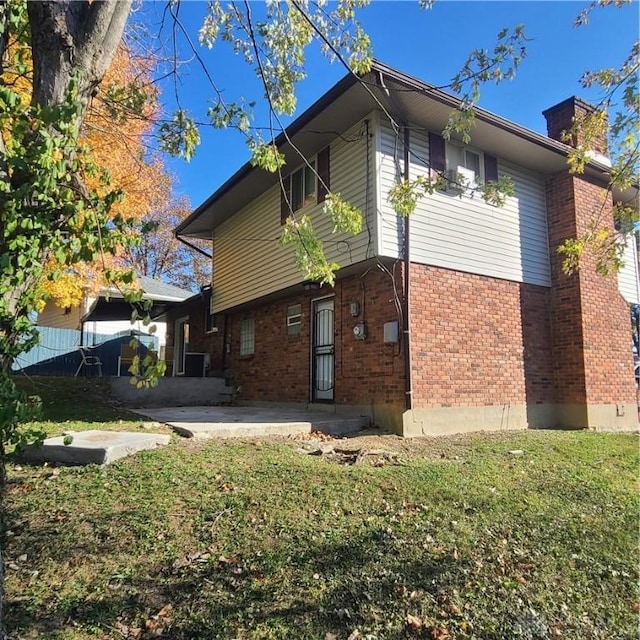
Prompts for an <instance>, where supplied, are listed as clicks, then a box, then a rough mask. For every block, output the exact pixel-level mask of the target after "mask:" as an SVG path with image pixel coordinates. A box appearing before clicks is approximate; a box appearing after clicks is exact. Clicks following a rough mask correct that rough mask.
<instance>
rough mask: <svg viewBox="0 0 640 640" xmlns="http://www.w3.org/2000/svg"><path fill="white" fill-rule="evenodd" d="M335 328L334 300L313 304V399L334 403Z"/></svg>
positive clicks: (317, 301) (316, 301)
mask: <svg viewBox="0 0 640 640" xmlns="http://www.w3.org/2000/svg"><path fill="white" fill-rule="evenodd" d="M333 337H334V326H333V298H330V299H324V300H315V301H314V303H313V331H312V335H311V399H312V400H313V401H323V402H332V401H333V399H334V353H335V349H334V340H333Z"/></svg>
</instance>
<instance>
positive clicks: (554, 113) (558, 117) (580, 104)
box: [543, 96, 608, 156]
mask: <svg viewBox="0 0 640 640" xmlns="http://www.w3.org/2000/svg"><path fill="white" fill-rule="evenodd" d="M594 110H595V109H594V107H593V106H592V105H590V104H588V103H587V102H585V101H584V100H581V99H580V98H576V97H575V96H574V97H571V98H568V99H567V100H564V101H563V102H560V103H559V104H557V105H554V106H553V107H550V108H549V109H547V110H546V111H544V112H543V114H544V117H545V118H546V120H547V134H548V136H549V137H550V138H553V139H554V140H559V141H560V142H565V143H566V144H571V145H572V146H573V147H577V146H578V145H579V144H581V143H582V140H583V139H582V137H581V135H580V132H579V131H578V134H577V135H575V136H574V137H573V139H572V140H570V141H566V140H562V133H563V131H568V130H569V129H571V127H572V125H573V119H574V117H575V118H578V119H579V120H580V119H582V118H584V117H585V115H587V114H588V113H592V112H593V111H594ZM593 149H594V151H597V152H598V153H602V154H603V155H605V156H606V155H607V149H608V144H607V136H606V133H604V132H603V134H602V135H601V136H598V137H597V138H596V139H595V140H594V141H593Z"/></svg>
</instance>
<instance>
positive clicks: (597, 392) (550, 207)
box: [543, 97, 638, 429]
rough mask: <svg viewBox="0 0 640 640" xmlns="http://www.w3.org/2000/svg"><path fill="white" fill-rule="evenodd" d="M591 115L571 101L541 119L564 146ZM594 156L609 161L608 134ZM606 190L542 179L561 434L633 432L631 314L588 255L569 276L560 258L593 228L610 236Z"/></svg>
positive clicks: (563, 176) (597, 183) (602, 181)
mask: <svg viewBox="0 0 640 640" xmlns="http://www.w3.org/2000/svg"><path fill="white" fill-rule="evenodd" d="M593 110H594V107H593V106H592V105H590V104H588V103H587V102H584V101H583V100H580V99H579V98H576V97H571V98H568V99H567V100H564V101H563V102H561V103H559V104H557V105H555V106H554V107H551V108H550V109H547V110H546V111H544V112H543V115H544V116H545V118H546V119H547V130H548V134H549V137H550V138H554V139H556V140H560V141H562V140H561V133H562V131H565V130H567V129H569V128H570V127H571V125H572V124H573V122H574V118H581V117H583V116H584V115H585V114H587V113H589V112H592V111H593ZM578 137H579V135H578ZM572 142H573V144H577V143H578V142H579V140H573V141H572ZM593 151H594V159H596V160H600V161H601V162H602V161H604V160H607V159H606V158H604V159H603V158H602V156H603V155H605V154H606V153H607V142H606V132H604V135H603V136H601V138H600V139H598V140H596V144H594V149H593ZM600 154H602V155H600ZM608 182H609V180H608V177H607V176H606V175H602V176H599V177H596V176H594V175H591V176H587V175H584V174H572V173H570V172H569V170H568V167H567V169H565V170H563V171H561V172H559V173H556V174H554V175H551V176H549V177H548V179H547V226H548V232H549V248H550V258H551V290H550V302H551V308H550V314H551V328H552V329H551V333H552V343H553V361H554V382H555V389H556V402H557V405H556V406H557V426H560V427H565V428H591V429H600V428H602V429H633V428H637V425H638V409H637V404H636V388H635V380H634V376H633V356H632V353H631V322H630V316H629V307H628V305H627V303H626V302H625V300H624V299H623V297H622V296H621V295H620V293H619V291H618V282H617V278H616V276H615V274H612V275H609V276H607V277H604V276H601V275H600V274H598V273H597V272H596V268H595V260H594V258H593V257H592V256H591V255H589V254H588V252H587V253H585V255H584V256H583V258H582V259H581V261H580V262H581V264H580V269H579V271H578V272H577V273H574V274H572V275H570V276H568V275H566V274H565V273H564V271H563V269H562V266H563V256H562V255H561V254H559V253H558V247H560V246H561V245H562V244H563V243H564V241H565V240H566V239H568V238H579V237H582V236H583V235H584V234H585V233H587V232H588V231H590V230H591V229H592V225H593V224H594V222H596V221H597V226H598V228H602V229H608V230H609V231H610V232H614V224H613V198H612V194H611V191H610V190H609V189H608Z"/></svg>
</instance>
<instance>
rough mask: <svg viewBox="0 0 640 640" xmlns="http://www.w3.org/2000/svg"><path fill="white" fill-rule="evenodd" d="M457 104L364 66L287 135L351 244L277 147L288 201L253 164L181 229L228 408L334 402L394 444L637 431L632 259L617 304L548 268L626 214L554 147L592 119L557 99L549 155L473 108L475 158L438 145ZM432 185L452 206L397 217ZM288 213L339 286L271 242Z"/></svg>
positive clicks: (598, 177) (187, 319) (440, 204)
mask: <svg viewBox="0 0 640 640" xmlns="http://www.w3.org/2000/svg"><path fill="white" fill-rule="evenodd" d="M457 105H458V101H457V99H456V98H454V97H452V96H451V95H449V94H447V93H444V92H443V91H441V90H438V89H435V88H433V87H431V86H430V85H427V84H425V83H423V82H421V81H419V80H416V79H414V78H411V77H409V76H406V75H404V74H402V73H400V72H398V71H396V70H394V69H391V68H389V67H386V66H384V65H381V64H378V63H376V64H374V67H373V69H372V71H371V72H370V73H369V74H367V75H366V76H365V77H364V78H362V81H360V80H358V79H357V78H355V77H354V76H347V77H345V78H344V79H343V80H341V81H340V82H339V83H338V84H337V85H336V86H334V87H333V88H332V89H331V90H330V91H329V92H328V93H327V94H325V95H324V96H323V97H322V98H321V99H320V100H318V101H317V102H316V103H315V104H314V105H313V106H311V107H310V108H309V109H308V110H307V111H305V112H304V113H303V114H302V115H301V116H300V117H299V118H298V119H297V120H296V121H295V122H294V123H293V124H291V125H290V126H289V127H288V129H287V136H288V137H289V138H290V139H291V140H292V142H293V144H295V146H296V147H297V148H298V149H300V150H301V151H302V152H303V153H304V155H305V157H306V158H308V159H309V160H310V162H311V163H312V164H314V166H315V168H316V169H317V171H318V173H319V174H320V175H321V176H322V178H323V180H324V182H325V183H326V184H327V185H328V186H330V189H331V190H332V191H333V192H336V193H340V194H341V195H342V197H343V198H344V199H346V200H348V201H350V202H352V203H353V204H354V205H356V206H357V207H359V208H360V210H361V211H362V212H363V213H364V215H365V225H364V230H363V231H362V233H360V234H358V235H356V236H349V235H346V234H338V235H333V234H332V233H331V231H332V229H331V223H330V222H329V221H328V220H326V218H324V217H323V216H322V200H323V198H324V193H323V189H321V188H319V187H318V185H317V184H316V179H315V176H314V174H313V173H312V172H310V171H307V170H306V169H305V168H304V165H303V163H302V161H301V160H300V159H299V157H297V156H296V154H295V153H294V151H293V149H292V146H291V145H290V144H289V143H288V142H287V139H286V138H285V136H284V135H281V136H280V137H279V138H278V139H277V143H278V145H279V146H280V148H281V150H282V151H283V152H284V153H285V155H286V159H287V165H286V169H287V175H285V176H284V180H283V181H282V182H283V185H284V192H283V189H282V188H281V183H280V180H279V178H278V176H277V175H273V174H269V173H267V172H265V171H262V170H260V169H257V168H253V167H251V166H250V165H249V164H247V165H245V166H243V167H242V168H241V169H240V170H239V171H238V172H237V173H236V174H235V175H234V176H232V177H231V178H230V179H229V180H228V181H227V182H226V183H225V184H223V185H222V186H221V187H220V188H219V189H218V190H217V191H216V192H215V193H214V194H213V195H212V196H211V197H210V198H209V199H208V200H207V201H206V202H204V203H203V204H202V205H201V206H200V207H198V208H197V209H196V210H195V211H194V212H193V213H192V214H191V216H190V217H189V218H187V219H186V220H185V221H184V222H183V223H182V224H181V225H180V226H179V227H178V228H177V229H176V233H177V235H179V236H183V237H187V238H188V237H192V238H193V237H196V238H208V239H211V240H212V245H213V274H214V275H213V293H212V299H211V302H210V306H209V305H208V303H205V302H204V301H203V299H202V298H199V299H198V300H192V302H193V303H194V304H195V303H197V304H196V307H198V310H197V313H196V312H195V311H194V313H196V315H197V316H198V317H199V318H201V319H200V320H199V322H204V318H205V311H206V310H207V309H208V311H209V312H210V313H211V314H213V315H214V318H213V319H212V320H211V323H210V327H213V326H215V328H216V329H217V332H215V331H214V332H212V334H211V335H215V339H214V340H212V341H211V342H210V343H209V344H208V345H207V346H206V348H207V349H208V352H209V353H210V358H211V361H212V362H214V361H215V362H216V367H218V366H221V367H222V368H223V369H224V370H225V371H226V372H227V375H228V376H229V377H230V378H232V380H233V383H234V385H236V386H237V387H239V389H240V393H239V397H240V399H241V400H246V401H258V402H281V403H333V404H334V405H335V406H336V409H338V408H340V407H343V406H344V407H345V408H346V407H349V408H352V409H357V410H358V411H360V412H363V413H366V414H367V415H370V416H371V418H372V420H373V422H374V423H375V424H377V425H379V426H382V427H388V428H391V429H394V430H395V431H397V432H399V433H403V434H404V435H420V434H427V435H428V434H436V433H446V432H453V431H463V430H477V429H513V428H526V427H530V428H535V427H565V428H582V427H589V428H600V427H608V428H632V427H637V424H638V412H637V406H636V387H635V382H634V375H633V359H632V354H631V348H630V345H631V326H630V316H629V306H628V304H632V303H637V302H639V299H638V269H637V260H631V261H629V263H628V264H627V266H626V268H625V270H624V271H623V272H622V273H621V274H620V290H622V291H623V292H624V294H625V296H626V302H625V299H623V297H622V296H621V295H620V291H619V288H618V283H617V282H616V279H615V277H613V278H604V277H601V276H599V275H597V274H596V273H595V270H594V269H593V265H592V264H591V262H590V260H589V259H586V260H585V261H584V264H583V266H582V268H581V270H580V273H578V274H575V275H573V276H566V275H565V274H564V273H563V271H562V257H561V256H560V255H559V254H558V252H557V249H558V247H559V246H560V245H561V244H562V242H563V241H564V240H565V239H566V238H568V237H574V236H575V235H576V234H580V233H582V232H584V231H585V230H586V228H587V224H588V223H589V221H590V220H591V219H592V215H593V214H594V212H595V211H598V212H599V211H601V210H602V212H604V214H605V215H604V216H603V219H604V220H605V222H604V224H605V225H607V226H609V227H610V228H611V229H613V219H612V215H611V213H612V205H613V199H620V198H624V199H630V198H635V197H637V193H636V192H635V191H634V190H629V191H628V192H626V193H616V192H614V193H613V194H612V193H610V192H609V191H607V185H608V182H609V165H608V162H607V159H606V152H607V149H606V143H605V141H600V144H599V145H598V148H596V149H594V156H593V158H594V159H593V160H592V161H591V162H590V163H589V164H588V165H587V167H586V169H585V173H584V175H579V176H574V175H570V174H569V173H568V171H567V150H568V147H567V146H566V145H565V144H563V143H561V142H559V139H560V132H561V131H562V130H563V129H566V128H568V127H569V126H570V125H571V119H572V117H573V116H574V115H576V114H577V113H579V112H582V111H584V110H585V109H589V108H590V107H589V105H587V104H586V103H584V102H582V101H581V100H579V99H577V98H570V99H568V100H565V101H564V102H562V103H560V104H558V105H556V106H555V107H552V108H551V109H549V110H547V111H546V112H545V114H544V115H545V117H546V118H547V123H548V130H549V137H546V136H543V135H540V134H538V133H535V132H533V131H530V130H527V129H525V128H523V127H521V126H519V125H517V124H515V123H512V122H509V121H507V120H505V119H503V118H501V117H499V116H496V115H494V114H492V113H489V112H487V111H484V110H482V109H477V110H476V118H475V119H476V124H475V127H474V129H473V131H472V143H471V144H469V145H466V144H463V143H462V142H459V141H456V140H451V141H450V142H449V141H445V140H444V139H443V138H442V137H441V136H440V135H439V132H441V131H442V130H443V128H444V126H445V123H446V121H447V118H448V116H449V114H450V112H451V110H452V109H453V108H455V107H456V106H457ZM389 116H391V117H392V119H393V121H394V122H393V123H392V121H391V120H390V117H389ZM429 167H430V168H431V170H433V171H438V172H442V171H444V172H447V174H446V175H448V176H449V177H450V178H451V182H450V183H449V187H447V189H445V190H442V191H438V192H436V193H434V194H433V195H428V196H426V197H425V198H423V199H422V200H420V201H419V202H418V206H417V209H416V211H415V213H414V214H413V215H412V216H411V217H409V218H407V219H402V218H399V217H398V216H396V214H395V213H394V211H393V210H392V208H391V206H390V204H389V202H388V199H387V198H388V194H389V191H390V189H391V187H392V186H393V185H394V184H395V183H396V181H397V180H399V179H401V178H402V177H404V176H409V177H415V176H417V175H420V174H426V173H428V171H429V170H430V169H429ZM461 175H464V176H466V177H467V178H468V179H469V180H470V181H471V182H473V181H474V180H475V179H478V178H479V179H480V180H482V181H491V180H495V179H497V178H498V177H499V176H502V175H509V176H511V178H512V180H513V183H514V186H515V195H513V196H511V197H508V198H507V201H506V204H505V205H504V206H503V207H495V206H491V205H489V204H487V203H486V202H484V201H483V200H482V199H481V198H480V197H479V196H478V195H475V196H474V194H473V192H472V191H471V190H469V189H461V188H459V187H457V186H456V182H458V181H459V176H461ZM285 192H286V197H285ZM603 202H604V205H603ZM292 209H293V211H294V212H295V213H308V214H310V215H311V216H312V219H313V220H314V222H315V225H316V229H317V230H318V232H319V233H320V235H321V237H322V239H323V241H324V246H325V250H326V253H327V256H328V258H329V259H330V260H335V261H336V262H338V263H339V264H340V265H341V267H342V268H341V270H340V271H339V272H338V277H337V281H336V284H335V287H333V288H332V287H328V286H324V287H318V286H317V283H313V282H304V281H303V278H302V276H301V274H300V273H299V272H298V270H297V269H296V267H295V265H294V260H293V255H292V251H291V250H290V249H289V248H283V247H281V246H280V244H279V243H278V238H279V236H280V235H281V224H282V222H283V221H284V220H285V219H286V217H287V216H289V215H291V213H292ZM629 251H630V252H633V251H635V246H631V247H630V249H629ZM177 321H178V319H177V318H174V319H173V324H172V323H170V326H169V330H170V333H171V334H174V333H175V334H176V335H175V337H174V335H171V336H170V338H169V339H170V340H174V339H175V341H176V343H180V342H184V326H185V323H186V327H187V333H188V335H189V341H188V342H189V345H188V348H189V349H191V348H192V347H191V344H192V343H193V342H194V340H195V339H196V338H195V335H194V334H195V331H194V330H191V331H190V332H189V329H190V328H193V329H195V324H193V322H192V321H191V316H190V314H189V313H185V314H184V315H183V316H182V318H181V320H180V322H181V324H179V325H176V324H175V323H176V322H177ZM176 327H178V328H179V327H182V333H181V334H179V333H176V331H175V328H176ZM198 333H199V334H201V333H202V331H201V330H199V331H198ZM185 348H186V347H185ZM202 348H203V349H204V348H205V346H202Z"/></svg>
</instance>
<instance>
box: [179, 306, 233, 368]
mask: <svg viewBox="0 0 640 640" xmlns="http://www.w3.org/2000/svg"><path fill="white" fill-rule="evenodd" d="M208 306H209V301H208V297H206V296H203V297H197V298H193V299H191V300H189V301H188V302H186V303H183V304H180V305H179V306H177V307H175V308H174V309H172V310H171V311H170V312H169V313H168V314H167V346H168V347H173V346H174V342H173V340H174V331H175V322H176V320H178V319H179V318H184V317H187V316H188V317H189V328H190V333H189V351H194V352H197V353H208V354H209V357H210V359H211V360H210V366H209V372H210V375H222V374H223V369H224V362H223V359H224V358H223V346H224V336H223V333H224V331H223V329H224V326H223V325H222V326H220V327H219V329H218V332H217V333H214V332H209V333H207V332H206V331H205V321H206V316H205V312H206V310H207V308H208Z"/></svg>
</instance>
